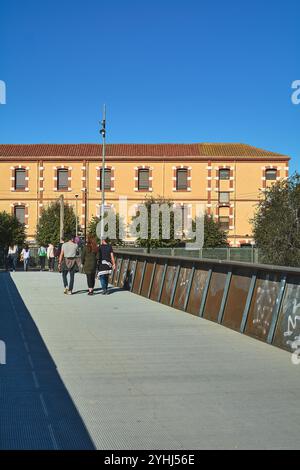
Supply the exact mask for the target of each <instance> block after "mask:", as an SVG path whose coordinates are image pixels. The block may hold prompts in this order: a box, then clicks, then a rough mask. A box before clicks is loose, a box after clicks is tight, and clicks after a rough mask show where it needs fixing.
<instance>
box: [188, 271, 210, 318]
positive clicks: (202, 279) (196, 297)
mask: <svg viewBox="0 0 300 470" xmlns="http://www.w3.org/2000/svg"><path fill="white" fill-rule="evenodd" d="M207 274H208V267H206V269H203V268H202V267H201V268H200V267H199V266H196V268H195V273H194V277H193V281H192V286H191V291H190V297H189V301H188V304H187V308H186V311H187V312H188V313H191V314H192V315H196V316H198V315H199V311H200V305H201V301H202V295H203V291H204V288H205V284H206V279H207Z"/></svg>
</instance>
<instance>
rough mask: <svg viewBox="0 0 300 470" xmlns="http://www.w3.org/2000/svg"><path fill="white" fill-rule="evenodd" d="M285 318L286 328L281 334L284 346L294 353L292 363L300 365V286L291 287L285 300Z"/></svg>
mask: <svg viewBox="0 0 300 470" xmlns="http://www.w3.org/2000/svg"><path fill="white" fill-rule="evenodd" d="M284 307H285V312H286V314H285V317H286V318H287V326H286V329H285V331H284V333H283V335H284V337H285V340H286V345H287V346H290V348H291V349H292V351H294V353H293V354H292V362H293V364H295V365H299V364H300V286H295V285H294V286H292V288H291V289H290V290H289V295H287V298H286V300H285V305H284Z"/></svg>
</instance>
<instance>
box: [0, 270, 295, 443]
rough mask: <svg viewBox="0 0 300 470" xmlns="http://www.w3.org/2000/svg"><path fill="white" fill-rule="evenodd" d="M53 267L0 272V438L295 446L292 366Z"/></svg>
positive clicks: (262, 348)
mask: <svg viewBox="0 0 300 470" xmlns="http://www.w3.org/2000/svg"><path fill="white" fill-rule="evenodd" d="M61 287H62V286H61V279H60V276H59V275H58V274H54V273H34V272H32V273H30V272H29V273H21V272H20V273H18V272H17V273H14V274H11V275H9V274H5V273H2V274H0V340H4V341H5V342H6V346H7V364H6V365H0V448H2V449H11V448H13V449H15V448H17V449H21V448H29V449H41V448H42V449H55V448H58V449H93V448H98V449H107V450H110V449H169V450H171V449H222V448H228V449H246V448H263V449H270V448H272V449H280V448H283V449H285V448H298V449H299V448H300V439H299V435H300V407H299V399H300V366H293V365H292V363H291V360H290V355H289V354H288V353H286V352H284V351H281V350H279V349H276V348H274V347H271V346H268V345H266V344H264V343H261V342H259V341H256V340H254V339H251V338H248V337H246V336H242V335H240V334H238V333H236V332H233V331H231V330H229V329H225V328H224V327H221V326H219V325H216V324H214V323H211V322H208V321H205V320H202V319H199V318H196V317H193V316H191V315H189V314H185V313H183V312H180V311H177V310H174V309H171V308H168V307H165V306H162V305H160V304H158V303H155V302H151V301H149V300H147V299H144V298H142V297H138V296H136V295H134V294H131V293H129V292H123V291H120V290H116V291H115V292H114V293H113V294H111V295H109V296H107V297H103V296H102V295H95V296H94V297H88V296H87V295H86V293H85V292H81V290H82V289H84V288H85V278H84V277H83V276H82V275H77V278H76V286H75V287H76V288H77V289H78V290H79V292H78V293H77V294H76V295H74V296H65V295H63V293H62V288H61Z"/></svg>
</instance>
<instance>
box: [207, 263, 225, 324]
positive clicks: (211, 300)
mask: <svg viewBox="0 0 300 470" xmlns="http://www.w3.org/2000/svg"><path fill="white" fill-rule="evenodd" d="M226 278H227V269H226V268H225V267H222V266H217V267H215V268H214V270H213V273H212V277H211V281H210V285H209V289H208V293H207V298H206V303H205V307H204V313H203V317H204V318H206V319H207V320H211V321H215V322H217V321H218V317H219V312H220V307H221V303H222V299H223V294H224V288H225V284H226Z"/></svg>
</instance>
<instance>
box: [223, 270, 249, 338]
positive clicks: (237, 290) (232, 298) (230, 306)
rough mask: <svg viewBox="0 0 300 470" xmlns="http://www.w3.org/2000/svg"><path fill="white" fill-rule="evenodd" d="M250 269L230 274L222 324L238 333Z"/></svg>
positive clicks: (246, 294)
mask: <svg viewBox="0 0 300 470" xmlns="http://www.w3.org/2000/svg"><path fill="white" fill-rule="evenodd" d="M251 279H252V272H251V270H250V269H235V270H234V271H233V273H232V278H231V283H230V289H229V292H228V297H227V302H226V306H225V311H224V316H223V321H222V324H223V325H224V326H227V327H228V328H231V329H233V330H236V331H240V328H241V323H242V318H243V314H244V311H245V307H246V302H247V297H248V292H249V288H250V284H251Z"/></svg>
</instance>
